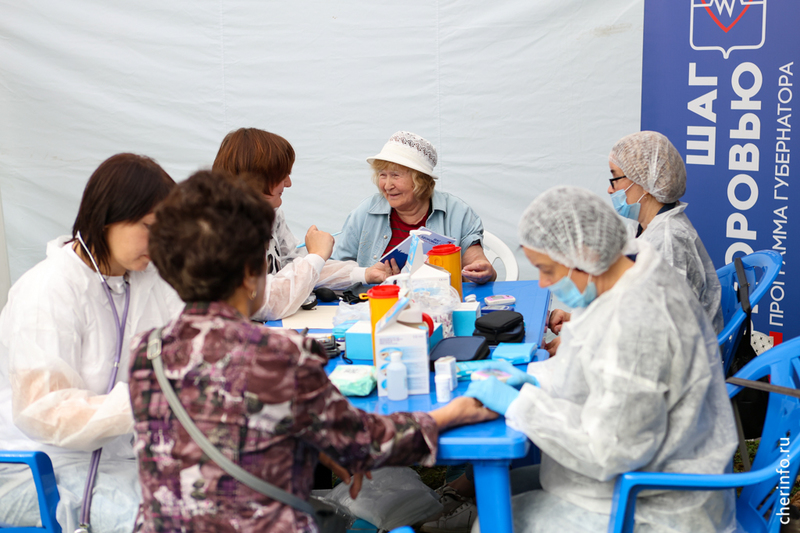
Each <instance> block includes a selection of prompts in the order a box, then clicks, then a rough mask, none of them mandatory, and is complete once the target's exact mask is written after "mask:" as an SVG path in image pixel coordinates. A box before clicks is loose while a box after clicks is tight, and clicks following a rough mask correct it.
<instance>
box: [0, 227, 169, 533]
mask: <svg viewBox="0 0 800 533" xmlns="http://www.w3.org/2000/svg"><path fill="white" fill-rule="evenodd" d="M69 238H70V237H69V236H64V237H59V238H58V239H56V240H54V241H51V242H50V243H48V245H47V258H46V259H45V260H44V261H42V262H41V263H39V264H38V265H36V266H35V267H33V268H32V269H31V270H29V271H28V272H26V273H25V274H24V275H23V276H22V277H21V278H20V279H19V281H17V282H16V283H15V284H14V286H13V287H12V288H11V291H10V292H9V295H8V303H7V304H6V306H5V308H4V309H3V312H2V314H0V448H2V449H4V450H41V451H44V452H46V453H47V454H48V455H49V456H50V459H51V460H52V461H53V466H54V469H55V474H56V481H57V483H58V486H59V493H60V497H61V502H60V503H59V510H58V519H59V522H60V523H61V526H62V528H63V529H64V531H73V530H74V529H75V527H76V525H77V524H76V523H75V522H76V520H77V519H78V514H79V509H80V503H81V499H82V492H83V484H84V483H85V480H86V472H87V470H88V466H89V461H90V457H91V451H92V450H94V449H96V448H98V447H101V446H102V447H103V454H102V458H101V461H100V474H99V476H98V479H97V484H96V488H95V496H94V501H93V504H92V523H93V525H94V526H95V530H96V531H97V530H99V531H117V530H118V531H128V532H129V531H130V530H131V528H132V527H133V519H134V517H135V514H136V508H137V507H138V503H139V500H140V499H141V496H140V493H139V485H138V473H137V468H136V461H135V458H134V454H133V450H132V447H131V443H132V437H133V415H132V412H131V404H130V395H129V392H128V384H127V381H128V370H129V368H128V367H129V345H130V340H131V339H132V338H133V336H134V335H135V334H137V333H139V332H141V331H144V330H147V329H150V328H153V327H157V326H161V325H163V324H165V323H166V322H167V321H169V320H170V319H171V318H173V317H175V316H177V315H178V314H179V313H180V311H181V310H182V309H183V306H184V304H183V302H182V301H181V300H180V298H179V297H178V295H177V293H176V292H175V291H174V290H173V289H172V287H170V286H169V285H168V284H167V283H166V282H165V281H164V280H162V279H161V277H160V276H159V275H158V272H157V271H156V269H155V267H154V266H153V265H152V264H150V265H148V267H147V269H146V270H144V271H143V272H130V273H129V281H130V306H129V311H128V319H127V323H126V327H125V335H124V338H123V345H122V346H123V349H122V356H121V362H120V368H119V372H118V375H117V383H116V385H115V386H114V388H113V390H112V391H111V393H110V394H106V390H107V387H108V381H109V379H110V377H111V371H112V366H113V362H114V358H115V356H116V342H117V335H118V333H117V326H116V323H115V321H114V317H113V313H112V311H111V308H110V306H109V302H108V298H107V297H106V293H105V291H104V290H103V287H102V285H101V283H100V280H99V278H98V277H97V274H96V273H95V272H94V271H93V270H92V269H90V268H89V267H88V266H87V265H86V264H85V263H84V262H83V261H82V260H81V259H80V258H79V257H78V255H77V254H76V253H75V252H74V250H73V249H72V245H71V244H65V242H66V241H67V240H69ZM108 282H109V285H110V286H111V289H112V292H113V297H114V300H115V304H116V306H117V310H118V313H119V316H120V318H121V317H122V310H123V306H124V282H123V278H122V276H119V277H111V278H108ZM20 472H21V473H20ZM30 481H31V477H30V473H29V471H27V469H26V468H24V467H17V466H12V465H2V466H0V522H6V523H14V524H22V523H26V521H27V520H28V519H29V518H30V516H31V515H33V517H34V518H33V519H34V521H38V511H37V507H36V504H35V490H34V489H33V483H31V482H30ZM103 514H107V515H108V516H100V515H103ZM96 522H97V523H96Z"/></svg>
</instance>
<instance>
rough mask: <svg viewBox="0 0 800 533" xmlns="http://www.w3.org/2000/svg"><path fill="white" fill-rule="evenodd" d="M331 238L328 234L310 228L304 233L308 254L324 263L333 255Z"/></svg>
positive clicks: (313, 227)
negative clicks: (319, 258) (313, 255)
mask: <svg viewBox="0 0 800 533" xmlns="http://www.w3.org/2000/svg"><path fill="white" fill-rule="evenodd" d="M333 243H334V240H333V236H332V235H331V234H330V233H326V232H324V231H320V230H318V229H317V227H316V226H311V227H310V228H308V232H306V250H308V253H310V254H316V255H318V256H320V257H321V258H323V259H324V260H325V261H327V260H328V259H330V258H331V254H332V253H333Z"/></svg>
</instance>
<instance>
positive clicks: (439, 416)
mask: <svg viewBox="0 0 800 533" xmlns="http://www.w3.org/2000/svg"><path fill="white" fill-rule="evenodd" d="M428 414H429V415H431V418H433V420H434V422H436V425H437V426H438V428H439V431H444V430H445V429H448V428H451V427H455V426H464V425H467V424H477V423H478V422H485V421H487V420H494V419H495V418H497V413H495V412H493V411H490V410H489V409H487V408H486V407H484V406H483V405H481V403H480V402H479V401H477V400H476V399H475V398H469V397H467V396H459V397H457V398H453V399H452V400H451V401H450V402H449V403H448V404H447V405H445V406H444V407H440V408H439V409H434V410H433V411H431V412H430V413H428Z"/></svg>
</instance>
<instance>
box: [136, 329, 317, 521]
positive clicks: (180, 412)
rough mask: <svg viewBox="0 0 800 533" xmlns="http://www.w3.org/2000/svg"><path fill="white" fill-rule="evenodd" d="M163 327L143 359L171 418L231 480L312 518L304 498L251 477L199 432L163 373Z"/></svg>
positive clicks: (149, 342) (150, 340)
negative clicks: (164, 398)
mask: <svg viewBox="0 0 800 533" xmlns="http://www.w3.org/2000/svg"><path fill="white" fill-rule="evenodd" d="M163 329H164V328H157V329H154V330H153V331H152V332H151V333H150V336H149V337H148V339H147V358H148V359H149V360H150V362H151V363H152V365H153V370H154V371H155V374H156V379H157V380H158V384H159V385H160V386H161V390H162V391H163V393H164V396H165V397H166V398H167V402H168V403H169V406H170V407H171V408H172V411H173V412H174V413H175V417H176V418H177V419H178V420H179V421H180V423H181V424H183V427H184V428H185V429H186V432H187V433H189V435H190V436H191V437H192V438H193V439H194V441H195V442H196V443H197V444H198V445H199V446H200V448H201V449H202V450H203V452H205V454H206V455H207V456H208V457H209V458H210V459H211V460H212V461H214V462H215V463H217V465H218V466H219V467H220V468H222V469H223V470H224V471H225V472H227V473H228V474H230V475H231V476H232V477H233V478H234V479H236V480H238V481H240V482H241V483H244V484H245V485H247V486H248V487H250V488H251V489H253V490H255V491H257V492H260V493H261V494H263V495H264V496H268V497H270V498H272V499H273V500H276V501H279V502H281V503H283V504H285V505H288V506H290V507H293V508H295V509H297V510H298V511H301V512H303V513H306V514H308V515H311V517H312V518H313V519H315V520H316V513H315V512H314V508H313V507H311V505H310V504H309V503H308V502H307V501H304V500H302V499H300V498H298V497H297V496H295V495H293V494H290V493H288V492H286V491H285V490H283V489H279V488H278V487H276V486H275V485H273V484H271V483H267V482H266V481H264V480H263V479H261V478H258V477H256V476H254V475H253V474H251V473H250V472H248V471H247V470H245V469H243V468H242V467H240V466H238V465H237V464H235V463H234V462H233V461H231V460H230V459H228V458H227V457H225V456H224V455H223V454H222V452H221V451H219V450H218V449H217V447H216V446H214V445H213V444H211V441H209V440H208V439H207V438H206V436H205V435H203V432H202V431H200V428H198V427H197V426H196V425H195V423H194V422H193V421H192V418H191V417H190V416H189V413H187V412H186V409H185V408H184V407H183V405H182V404H181V402H180V400H179V399H178V395H177V394H175V390H174V389H173V388H172V385H170V383H169V381H168V380H167V377H166V376H165V375H164V364H163V362H162V360H161V331H162V330H163Z"/></svg>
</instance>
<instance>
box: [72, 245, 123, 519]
mask: <svg viewBox="0 0 800 533" xmlns="http://www.w3.org/2000/svg"><path fill="white" fill-rule="evenodd" d="M78 241H79V242H80V243H81V246H83V249H84V250H85V251H86V254H87V255H88V256H89V259H90V260H91V262H92V265H93V266H94V270H95V272H96V273H97V277H98V278H100V283H101V284H102V285H103V290H104V291H105V293H106V297H107V298H108V303H109V305H110V306H111V312H112V313H114V323H116V325H117V351H116V357H115V359H114V366H113V368H112V369H111V379H110V380H109V382H108V388H107V390H106V394H110V393H111V389H113V388H114V384H115V383H116V382H117V371H118V370H119V363H120V360H121V359H122V338H123V337H124V336H125V323H126V322H127V320H128V306H129V305H130V303H131V286H130V284H129V283H128V280H127V279H126V280H125V307H124V308H123V311H122V321H120V319H119V313H117V306H116V305H115V304H114V298H113V297H112V296H111V287H109V285H108V281H106V278H105V277H103V275H102V274H101V273H100V267H99V266H97V263H96V262H95V260H94V257H93V256H92V252H90V251H89V247H88V246H86V243H85V242H83V237H81V232H80V231H79V232H78ZM102 452H103V448H97V449H96V450H95V451H93V452H92V460H91V462H90V463H89V473H88V475H87V476H86V486H85V487H84V489H83V503H81V516H80V524H79V526H78V529H76V530H75V533H89V531H91V525H90V524H89V512H90V510H91V508H92V489H93V488H94V481H95V478H96V477H97V467H98V465H99V464H100V454H101V453H102Z"/></svg>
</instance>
